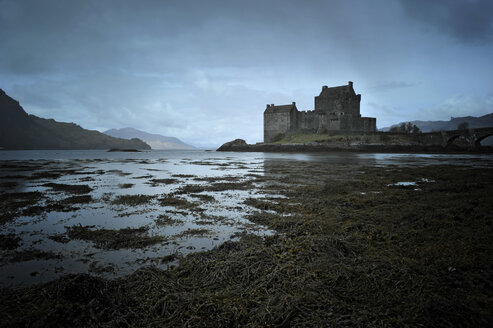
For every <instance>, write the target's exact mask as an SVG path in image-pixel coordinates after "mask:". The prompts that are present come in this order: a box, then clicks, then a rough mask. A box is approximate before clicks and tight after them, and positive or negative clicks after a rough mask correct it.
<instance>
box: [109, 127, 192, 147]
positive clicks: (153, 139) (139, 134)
mask: <svg viewBox="0 0 493 328" xmlns="http://www.w3.org/2000/svg"><path fill="white" fill-rule="evenodd" d="M104 133H105V134H107V135H109V136H112V137H116V138H123V139H130V138H139V139H141V140H144V141H145V142H146V143H147V144H149V145H150V146H151V148H152V149H196V148H195V147H194V146H191V145H188V144H186V143H184V142H183V141H181V140H180V139H178V138H175V137H166V136H162V135H160V134H152V133H147V132H144V131H140V130H137V129H133V128H122V129H111V130H108V131H105V132H104Z"/></svg>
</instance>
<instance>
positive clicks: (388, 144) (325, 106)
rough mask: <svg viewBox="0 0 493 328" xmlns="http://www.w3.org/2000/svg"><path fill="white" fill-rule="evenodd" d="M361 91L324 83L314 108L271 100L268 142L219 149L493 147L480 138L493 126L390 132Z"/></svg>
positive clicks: (238, 142)
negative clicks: (363, 110) (368, 109)
mask: <svg viewBox="0 0 493 328" xmlns="http://www.w3.org/2000/svg"><path fill="white" fill-rule="evenodd" d="M360 102H361V95H360V94H356V93H355V91H354V89H353V82H351V81H349V82H348V84H347V85H343V86H337V87H331V88H329V87H327V86H325V85H324V86H323V87H322V91H321V92H320V94H319V95H318V96H316V97H315V110H313V111H299V110H298V108H297V107H296V103H295V102H293V103H291V104H289V105H274V104H267V107H266V109H265V111H264V142H263V143H257V144H247V143H246V142H245V141H244V140H242V139H236V140H233V141H230V142H227V143H225V144H223V145H222V146H221V147H219V148H218V149H217V150H218V151H252V152H257V151H258V152H317V151H353V152H405V153H409V152H411V153H416V152H420V153H423V152H424V153H462V152H474V153H476V152H481V153H484V152H488V153H491V152H493V148H492V147H483V146H481V141H482V140H483V139H485V138H487V137H489V136H491V135H493V128H476V129H470V128H460V129H457V130H451V131H433V132H427V133H422V132H421V131H420V130H419V128H418V127H417V126H416V125H412V124H410V123H408V124H407V125H406V124H403V125H402V126H401V127H399V128H397V129H392V130H391V131H389V132H383V131H377V128H376V118H374V117H362V116H361V114H360Z"/></svg>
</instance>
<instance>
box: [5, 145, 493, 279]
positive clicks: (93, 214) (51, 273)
mask: <svg viewBox="0 0 493 328" xmlns="http://www.w3.org/2000/svg"><path fill="white" fill-rule="evenodd" d="M303 162H310V163H314V164H316V165H315V166H317V165H318V164H317V163H320V168H323V169H321V170H316V171H314V172H313V175H315V178H317V176H320V178H323V175H324V174H325V173H324V170H326V169H327V168H330V165H331V164H333V165H348V166H351V167H358V166H377V167H389V166H395V165H397V166H403V165H412V166H423V165H433V164H449V165H467V166H492V165H493V155H448V154H447V155H444V154H441V155H429V154H427V155H416V154H353V153H331V154H320V153H317V154H279V153H230V152H214V151H212V152H211V151H202V150H197V151H146V152H140V153H118V152H113V153H108V152H106V151H0V165H1V172H0V177H1V181H0V196H1V195H2V194H3V195H4V196H5V195H6V194H8V193H24V192H30V191H40V192H42V193H43V194H44V195H45V196H46V199H48V201H51V202H53V201H55V202H56V201H57V200H62V199H64V198H67V197H68V196H71V195H70V194H67V193H65V192H60V191H58V192H57V191H54V190H53V189H51V188H50V187H48V186H46V184H47V183H58V184H66V185H88V186H89V187H90V188H92V191H90V192H89V194H88V195H90V196H91V197H92V199H93V200H94V201H93V202H90V203H87V204H76V207H78V209H74V210H70V211H57V210H51V211H48V212H44V213H41V214H38V215H32V216H19V217H17V218H15V219H14V220H11V221H8V222H6V223H5V224H3V225H1V226H0V234H2V235H6V234H15V235H16V236H18V237H19V238H21V245H20V246H19V247H18V248H17V249H15V250H0V253H1V257H2V260H1V261H0V285H3V286H9V285H19V284H30V283H37V282H43V281H49V280H51V279H54V278H56V277H58V276H60V275H63V274H67V273H80V272H92V273H93V274H97V275H100V276H105V277H117V276H122V275H126V274H129V273H132V272H133V271H134V270H136V269H138V268H139V267H141V266H143V265H150V264H152V265H156V266H158V267H161V268H163V269H165V268H167V267H168V266H169V265H176V261H172V262H163V261H161V259H162V258H163V257H164V256H167V255H170V254H177V255H186V254H188V253H190V252H196V251H202V250H209V249H212V248H213V247H215V246H218V245H220V244H221V243H223V242H225V241H227V240H235V239H237V238H238V237H239V236H240V234H241V233H254V234H258V235H268V234H272V233H273V232H272V231H269V230H267V229H266V228H265V227H262V226H258V225H254V224H252V223H251V222H249V221H248V220H247V219H246V217H247V216H248V215H249V214H252V213H255V212H256V211H257V210H256V209H254V208H252V207H249V206H247V205H245V204H244V201H245V200H246V199H247V198H262V197H266V196H267V195H265V194H264V192H263V191H262V187H263V184H262V182H255V181H254V180H252V177H254V176H264V175H275V174H276V172H275V169H272V168H275V167H277V164H279V163H282V164H283V166H284V167H286V166H287V167H290V166H291V167H293V168H296V167H297V166H299V164H300V163H303ZM286 164H288V165H286ZM53 172H65V173H64V174H61V175H60V176H59V177H53V176H52V177H50V176H49V173H53ZM67 172H70V173H67ZM283 174H286V172H284V173H283ZM287 174H289V172H288V173H287ZM36 175H38V178H32V177H33V176H36ZM155 179H173V180H167V181H166V182H153V180H154V181H156V180H155ZM252 181H253V182H252ZM221 182H223V183H235V184H236V185H237V186H241V184H242V183H249V187H248V188H234V187H233V188H231V189H228V188H225V189H224V190H218V191H200V192H197V193H195V196H202V197H209V200H208V201H202V200H201V199H200V198H197V197H193V196H194V195H192V194H190V193H188V194H187V193H178V194H177V195H178V197H179V198H181V199H185V200H188V201H190V202H193V203H195V204H196V206H197V208H198V210H197V208H195V209H183V208H175V207H173V206H162V205H161V204H160V203H159V201H158V199H159V197H163V196H165V195H170V194H171V195H175V193H176V192H177V191H179V190H180V188H183V187H184V186H193V185H198V186H210V185H212V184H214V183H221ZM403 183H406V182H403ZM124 185H127V187H126V188H124V187H122V186H124ZM119 195H151V196H155V199H153V200H152V201H150V202H149V203H147V204H143V205H136V206H125V205H116V204H114V202H113V201H114V200H115V199H116V198H117V197H118V196H119ZM268 197H282V196H280V195H272V194H269V195H268ZM45 202H46V200H45ZM40 205H43V204H40ZM162 214H165V215H167V216H168V217H171V218H172V219H173V220H175V221H176V222H175V223H173V224H168V225H162V224H157V223H156V220H157V219H158V217H159V215H162ZM0 215H5V213H0ZM78 225H81V226H91V227H92V228H91V229H102V228H104V229H112V230H118V229H122V228H128V227H130V228H139V227H146V228H148V235H150V236H155V235H157V236H165V237H166V238H167V241H166V242H163V243H158V244H155V245H153V246H149V247H145V248H135V249H134V248H130V249H128V248H121V249H117V250H105V249H100V248H97V247H95V245H94V244H93V243H92V242H91V241H83V240H70V241H68V242H64V243H63V242H59V241H55V240H52V239H50V238H48V237H49V236H53V235H60V234H64V233H65V232H66V230H67V227H73V226H78ZM197 229H201V231H202V232H201V233H193V231H198V230H197ZM33 249H34V250H40V251H49V252H52V253H54V254H56V255H57V258H54V259H27V260H15V261H12V258H13V257H14V256H15V252H22V251H23V250H33Z"/></svg>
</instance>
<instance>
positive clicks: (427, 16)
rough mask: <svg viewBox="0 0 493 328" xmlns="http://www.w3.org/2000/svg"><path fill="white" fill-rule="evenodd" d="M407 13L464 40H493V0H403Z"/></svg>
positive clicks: (475, 41) (442, 31)
mask: <svg viewBox="0 0 493 328" xmlns="http://www.w3.org/2000/svg"><path fill="white" fill-rule="evenodd" d="M401 3H402V5H403V9H404V13H405V14H406V15H407V16H409V17H410V18H412V19H414V20H417V21H419V22H422V23H424V24H426V25H427V26H431V27H433V28H434V29H436V30H437V31H439V32H440V33H443V34H445V35H448V36H450V37H452V38H454V39H455V40H458V41H460V42H462V43H476V44H485V43H489V42H491V41H492V40H493V18H492V17H493V2H492V1H491V0H468V1H465V0H448V1H429V0H401Z"/></svg>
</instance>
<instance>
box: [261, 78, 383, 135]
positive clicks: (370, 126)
mask: <svg viewBox="0 0 493 328" xmlns="http://www.w3.org/2000/svg"><path fill="white" fill-rule="evenodd" d="M314 100H315V110H313V111H298V109H297V108H296V103H294V102H293V103H292V105H281V106H274V104H271V105H267V108H266V110H265V112H264V142H270V141H272V139H273V138H274V137H275V136H277V135H279V134H287V133H296V132H311V133H324V132H329V131H341V132H345V131H347V132H358V131H360V132H375V131H376V118H374V117H361V115H360V102H361V95H359V94H358V95H357V94H356V93H355V92H354V89H353V84H352V82H349V84H348V85H346V86H339V87H333V88H328V87H327V86H323V87H322V91H321V93H320V95H319V96H316V97H315V99H314Z"/></svg>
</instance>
